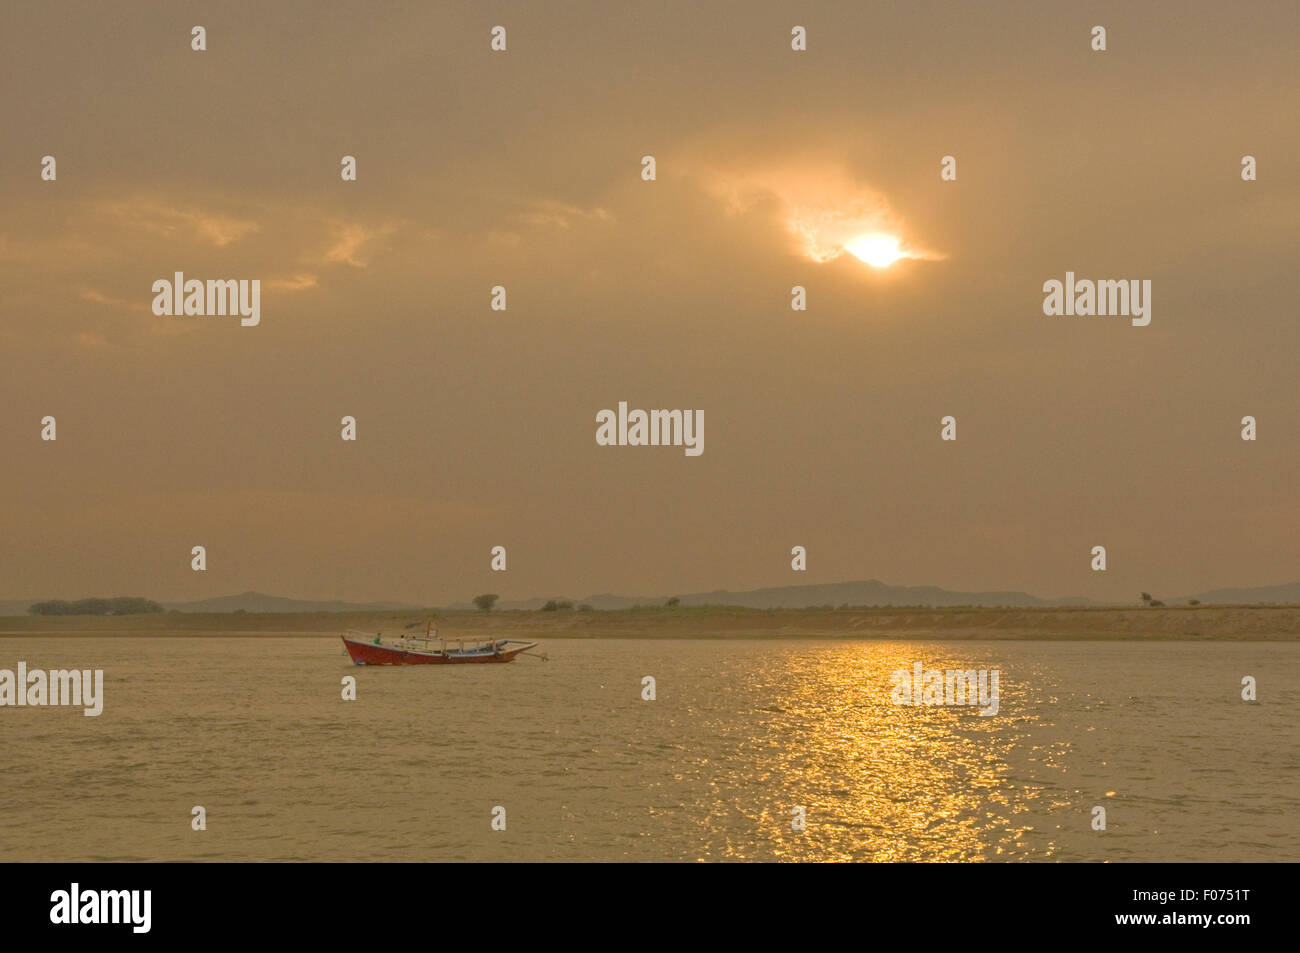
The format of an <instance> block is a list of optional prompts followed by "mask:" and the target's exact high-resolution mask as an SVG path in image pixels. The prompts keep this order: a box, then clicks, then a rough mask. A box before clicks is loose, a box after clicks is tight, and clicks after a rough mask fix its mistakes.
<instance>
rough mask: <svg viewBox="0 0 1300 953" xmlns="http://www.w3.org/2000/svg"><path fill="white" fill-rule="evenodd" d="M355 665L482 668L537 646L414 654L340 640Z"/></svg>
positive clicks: (509, 644)
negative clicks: (473, 666)
mask: <svg viewBox="0 0 1300 953" xmlns="http://www.w3.org/2000/svg"><path fill="white" fill-rule="evenodd" d="M339 638H341V639H342V640H343V645H344V646H345V647H346V648H347V650H348V655H349V656H350V657H351V658H352V662H353V664H355V665H483V664H490V663H498V662H513V661H514V660H515V656H516V655H518V654H519V653H520V652H523V651H526V650H527V649H530V648H532V647H533V646H534V645H536V644H537V643H536V642H503V643H498V647H497V648H496V649H495V650H492V649H465V650H463V651H458V650H456V649H448V650H447V651H446V652H445V653H444V652H414V651H411V650H410V649H400V648H397V647H396V646H393V645H382V644H381V645H376V644H375V643H374V642H363V641H361V640H360V639H349V638H348V637H347V636H346V635H343V636H339Z"/></svg>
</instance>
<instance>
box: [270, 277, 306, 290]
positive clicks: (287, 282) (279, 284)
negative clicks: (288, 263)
mask: <svg viewBox="0 0 1300 953" xmlns="http://www.w3.org/2000/svg"><path fill="white" fill-rule="evenodd" d="M316 285H317V281H316V276H315V275H306V274H300V275H290V276H288V277H285V278H268V279H267V280H266V287H267V288H269V289H271V290H273V291H306V290H307V289H308V288H315V287H316Z"/></svg>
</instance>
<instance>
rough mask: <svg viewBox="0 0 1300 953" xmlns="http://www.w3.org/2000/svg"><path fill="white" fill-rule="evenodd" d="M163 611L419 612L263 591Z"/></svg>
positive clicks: (177, 605)
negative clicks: (292, 597) (291, 597)
mask: <svg viewBox="0 0 1300 953" xmlns="http://www.w3.org/2000/svg"><path fill="white" fill-rule="evenodd" d="M163 608H165V609H168V610H174V611H176V612H238V611H240V610H241V609H242V610H243V611H244V612H384V611H386V610H389V609H418V608H420V607H419V606H412V605H408V604H405V603H401V602H341V601H338V600H332V601H325V602H317V601H313V600H311V599H289V598H286V597H284V596H268V595H267V594H266V593H263V592H241V593H239V595H236V596H218V597H216V598H214V599H199V600H197V601H194V602H165V603H163Z"/></svg>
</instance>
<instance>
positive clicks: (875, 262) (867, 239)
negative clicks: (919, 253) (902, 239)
mask: <svg viewBox="0 0 1300 953" xmlns="http://www.w3.org/2000/svg"><path fill="white" fill-rule="evenodd" d="M844 247H845V248H847V249H848V250H849V251H850V252H852V253H853V254H854V255H855V256H856V257H858V258H860V259H862V260H863V261H865V262H866V263H867V264H868V265H870V266H871V267H872V268H888V267H889V266H890V265H892V264H893V263H894V262H896V261H898V259H900V258H906V257H907V252H905V251H903V250H902V249H901V248H899V247H898V239H897V238H895V237H894V236H893V235H883V234H873V235H859V236H858V237H857V238H855V239H853V240H852V241H850V242H849V243H848V244H846V245H845V246H844Z"/></svg>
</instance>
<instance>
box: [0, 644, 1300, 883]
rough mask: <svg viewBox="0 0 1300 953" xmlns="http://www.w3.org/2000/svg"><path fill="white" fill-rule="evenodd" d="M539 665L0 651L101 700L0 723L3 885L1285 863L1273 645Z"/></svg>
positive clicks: (853, 652) (1298, 771)
mask: <svg viewBox="0 0 1300 953" xmlns="http://www.w3.org/2000/svg"><path fill="white" fill-rule="evenodd" d="M544 649H545V650H546V651H547V652H548V653H549V655H550V661H548V662H543V661H541V660H539V659H533V658H527V657H524V658H520V659H519V660H517V661H515V662H514V663H512V664H509V665H455V666H411V667H397V668H356V667H353V666H352V665H351V664H350V663H349V661H348V659H347V658H346V656H344V655H343V654H342V646H341V644H340V642H339V640H338V639H337V638H305V637H300V638H276V637H269V636H263V637H256V638H193V639H188V638H125V637H120V638H119V637H95V638H27V637H22V638H4V639H0V669H10V670H14V669H16V668H17V663H18V662H19V661H24V662H26V663H27V666H28V668H29V669H35V668H46V669H49V668H73V667H75V668H81V669H86V668H89V669H95V668H99V669H103V671H104V710H103V714H102V715H100V716H99V717H86V716H84V715H83V713H82V710H81V709H80V708H52V707H45V708H33V707H22V708H17V707H3V708H0V746H2V750H3V764H4V770H3V772H2V774H0V860H3V861H35V860H59V861H85V860H89V861H107V860H199V861H203V860H266V861H305V860H331V861H333V860H367V861H370V860H407V861H423V860H430V861H436V860H460V861H463V860H528V861H543V860H559V861H587V860H596V861H625V860H626V861H649V860H654V861H664V860H666V861H697V860H706V861H722V860H781V859H801V860H853V861H893V860H906V861H941V860H1014V861H1025V860H1048V861H1051V860H1059V861H1170V860H1173V861H1184V860H1185V861H1209V860H1215V861H1247V860H1262V861H1295V860H1300V785H1298V784H1297V783H1296V779H1297V777H1298V776H1300V731H1297V710H1298V709H1297V701H1298V700H1300V699H1298V698H1297V695H1298V694H1300V645H1295V644H1289V643H1278V642H1231V643H1230V642H1220V643H1214V642H1195V643H1193V642H1181V643H1178V642H1159V643H1138V642H1120V643H1116V642H1024V641H1003V642H992V641H990V642H913V641H888V640H884V641H840V640H836V641H813V640H802V641H776V640H768V639H764V640H726V641H723V640H717V639H700V640H683V639H672V640H668V639H663V640H654V639H647V640H606V641H597V640H550V641H548V642H547V643H546V645H545V646H544ZM916 662H921V663H923V666H924V667H925V668H927V669H931V668H934V669H963V670H967V669H976V670H979V669H985V670H997V672H998V674H999V708H998V713H997V714H996V715H995V716H992V717H985V716H981V715H980V714H979V709H978V708H975V707H959V706H932V707H924V706H912V707H909V706H903V705H898V704H894V703H893V702H892V701H891V673H892V672H894V671H895V670H898V669H905V670H908V671H909V672H910V671H911V670H912V668H913V665H914V663H916ZM349 675H351V676H355V677H356V683H357V684H356V691H357V698H356V700H355V701H345V700H343V699H342V697H341V694H342V687H343V686H342V680H343V678H344V677H345V676H349ZM646 676H651V677H652V678H653V679H654V680H655V683H654V688H655V695H656V697H655V698H654V700H650V701H647V700H644V699H643V697H642V694H643V690H644V689H643V679H644V678H645V677H646ZM1244 676H1253V677H1255V678H1256V679H1257V680H1258V693H1259V697H1258V700H1257V701H1253V702H1247V701H1243V700H1242V697H1241V681H1242V678H1243V677H1244ZM195 806H202V807H203V808H204V810H205V812H206V825H207V829H206V830H202V831H196V830H194V829H192V811H193V808H194V807H195ZM1097 807H1102V808H1104V809H1105V825H1106V829H1105V830H1094V829H1093V827H1094V823H1095V821H1094V809H1095V808H1097ZM497 808H501V809H503V810H504V821H505V830H494V829H493V823H492V822H493V815H494V810H495V809H497ZM800 810H801V813H802V816H803V817H804V818H805V829H804V830H802V831H797V830H794V829H792V824H793V822H794V820H795V817H796V814H797V813H798V812H799V811H800ZM496 813H497V814H498V815H499V814H500V813H501V812H500V811H497V812H496Z"/></svg>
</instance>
